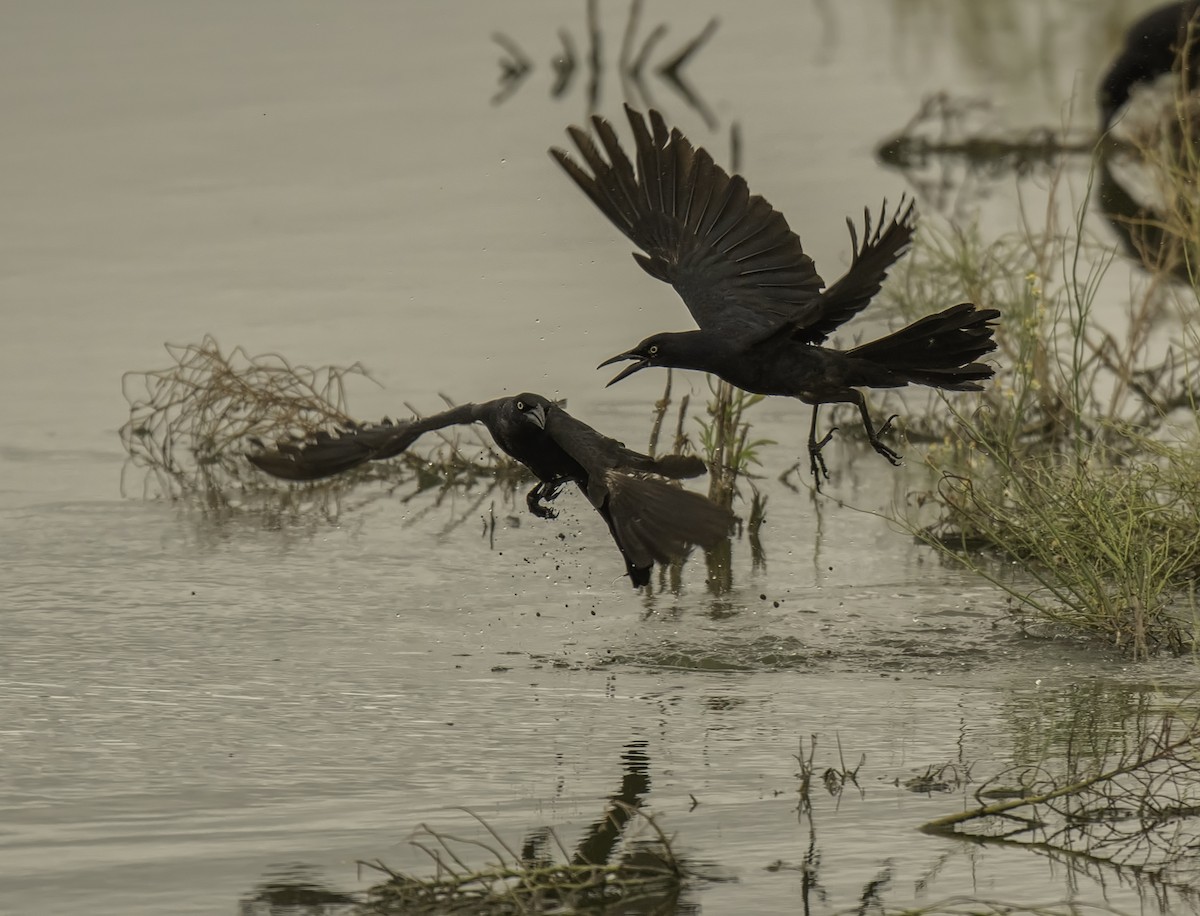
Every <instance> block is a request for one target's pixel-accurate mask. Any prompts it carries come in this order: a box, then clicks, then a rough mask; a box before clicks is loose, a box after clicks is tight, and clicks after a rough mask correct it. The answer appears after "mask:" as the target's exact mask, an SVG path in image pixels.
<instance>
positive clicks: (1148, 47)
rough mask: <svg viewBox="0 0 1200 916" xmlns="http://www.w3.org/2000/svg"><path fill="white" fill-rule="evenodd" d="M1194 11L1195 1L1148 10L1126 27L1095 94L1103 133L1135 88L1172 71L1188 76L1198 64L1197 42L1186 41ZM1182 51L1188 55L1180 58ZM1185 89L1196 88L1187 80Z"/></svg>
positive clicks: (1197, 7) (1199, 45)
mask: <svg viewBox="0 0 1200 916" xmlns="http://www.w3.org/2000/svg"><path fill="white" fill-rule="evenodd" d="M1197 12H1200V2H1197V0H1187V2H1184V3H1168V4H1166V5H1164V6H1160V7H1157V8H1155V9H1153V10H1151V11H1150V12H1149V13H1147V14H1146V15H1145V16H1143V17H1142V18H1141V19H1139V20H1137V21H1136V22H1135V23H1133V25H1131V26H1130V27H1129V29H1128V30H1127V31H1126V33H1125V44H1124V47H1122V49H1121V53H1120V54H1119V55H1118V56H1117V58H1116V59H1115V60H1114V61H1113V62H1112V64H1111V65H1110V66H1109V68H1108V70H1107V71H1106V72H1105V74H1104V76H1103V78H1101V80H1100V87H1099V89H1098V90H1097V93H1096V104H1097V106H1098V107H1099V109H1100V130H1101V131H1102V132H1103V131H1105V130H1108V128H1110V127H1111V126H1112V124H1113V120H1114V119H1115V118H1116V116H1117V113H1118V112H1119V111H1120V110H1121V109H1122V108H1123V107H1124V106H1125V103H1126V102H1128V101H1129V96H1130V93H1131V91H1132V90H1133V88H1134V87H1135V86H1138V85H1142V84H1147V83H1151V82H1153V81H1155V80H1156V79H1158V77H1160V76H1162V75H1163V74H1164V73H1170V72H1172V71H1173V70H1175V71H1176V72H1180V71H1183V72H1186V73H1188V74H1190V72H1191V70H1192V69H1193V68H1194V67H1195V65H1196V63H1197V62H1200V42H1197V41H1195V40H1189V29H1192V28H1195V25H1196V20H1197V15H1196V14H1197ZM1196 37H1197V38H1200V36H1196ZM1184 50H1186V52H1187V53H1186V54H1183V55H1181V52H1183V51H1184ZM1184 86H1186V87H1188V88H1193V89H1194V88H1195V87H1194V86H1193V85H1192V84H1191V81H1190V79H1186V78H1185V80H1184Z"/></svg>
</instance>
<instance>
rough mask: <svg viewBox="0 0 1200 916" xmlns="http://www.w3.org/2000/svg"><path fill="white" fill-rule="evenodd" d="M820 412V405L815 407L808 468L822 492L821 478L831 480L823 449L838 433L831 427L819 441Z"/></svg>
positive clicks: (809, 444)
mask: <svg viewBox="0 0 1200 916" xmlns="http://www.w3.org/2000/svg"><path fill="white" fill-rule="evenodd" d="M818 410H820V405H819V404H814V405H813V412H812V425H811V426H810V427H809V428H808V467H809V470H810V471H812V475H813V482H814V484H815V485H816V488H817V491H818V492H820V490H821V478H822V477H824V478H825V479H826V480H828V479H829V468H827V467H825V459H824V458H823V457H822V456H821V449H823V448H824V447H825V446H826V445H828V444H829V440H830V439H832V438H833V434H834V433H835V432H836V431H837V427H836V426H834V427H831V428H830V430H829V432H827V433H826V434H825V435H824V437H823V438H822V439H821V441H819V442H818V441H817V411H818Z"/></svg>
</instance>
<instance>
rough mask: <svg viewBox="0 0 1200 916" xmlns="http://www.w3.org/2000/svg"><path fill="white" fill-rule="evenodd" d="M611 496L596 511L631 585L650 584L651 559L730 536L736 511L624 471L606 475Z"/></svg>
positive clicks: (669, 556)
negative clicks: (622, 563) (613, 544)
mask: <svg viewBox="0 0 1200 916" xmlns="http://www.w3.org/2000/svg"><path fill="white" fill-rule="evenodd" d="M606 479H607V483H608V490H609V498H608V501H607V502H606V503H605V505H604V506H603V508H602V509H601V510H600V514H601V515H603V516H604V520H605V521H606V522H607V523H608V527H609V531H611V532H612V536H613V540H614V541H616V543H617V547H619V548H620V550H621V554H622V556H623V557H624V558H625V568H626V571H627V572H628V573H629V578H630V579H631V580H632V582H633V584H634V586H635V587H636V586H642V585H648V584H649V583H650V571H651V569H653V567H654V563H655V562H656V561H657V562H659V563H667V562H670V561H671V560H672V559H674V558H676V557H682V556H685V555H686V554H687V552H688V551H689V550H690V549H691V548H692V547H693V546H694V545H697V544H698V545H700V546H702V547H713V546H715V545H716V544H717V543H719V542H720V541H721V539H722V538H725V537H728V535H729V532H730V529H731V528H732V526H733V523H734V520H735V519H734V515H733V513H732V512H730V511H729V510H728V509H724V508H722V507H721V506H718V505H717V504H716V503H714V502H712V500H709V499H707V498H705V497H704V496H701V495H700V494H699V493H693V492H691V491H690V490H685V489H683V488H682V487H678V486H675V485H673V484H669V483H667V482H666V481H663V480H659V479H656V478H653V477H640V476H637V475H635V474H628V473H624V472H622V471H609V472H608V475H607V478H606Z"/></svg>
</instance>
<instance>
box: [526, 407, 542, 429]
mask: <svg viewBox="0 0 1200 916" xmlns="http://www.w3.org/2000/svg"><path fill="white" fill-rule="evenodd" d="M525 416H527V417H529V419H531V420H532V421H533V424H534V426H536V427H537V428H538V429H545V428H546V408H545V407H543V406H542V405H541V404H538V405H537V406H536V407H531V408H529V410H528V412H527V413H526V414H525Z"/></svg>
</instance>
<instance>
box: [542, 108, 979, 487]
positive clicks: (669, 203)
mask: <svg viewBox="0 0 1200 916" xmlns="http://www.w3.org/2000/svg"><path fill="white" fill-rule="evenodd" d="M625 112H626V114H627V116H628V118H629V123H630V125H631V126H632V128H633V137H634V145H635V158H636V166H635V163H634V161H631V160H630V158H629V157H628V156H627V155H626V154H625V151H624V150H622V148H621V144H620V142H619V141H618V139H617V134H616V131H615V130H614V129H613V127H612V125H611V124H609V123H608V122H607V121H606V120H604V119H603V118H601V117H598V116H597V117H594V118H592V125H593V127H594V128H595V131H596V136H597V137H598V138H599V142H600V146H601V147H603V150H604V153H603V154H602V153H601V152H600V149H599V148H598V147H597V145H596V143H595V142H594V141H593V140H592V138H591V137H590V136H589V135H588V133H587V132H586V130H584V129H581V128H578V127H569V128H567V134H568V135H569V136H570V138H571V140H572V141H574V143H575V146H576V148H577V149H578V150H579V155H580V156H581V158H582V160H583V163H584V165H586V168H585V167H584V166H582V165H580V164H579V163H577V162H576V161H575V160H574V159H572V158H571V156H570V154H568V153H567V152H565V151H564V150H561V149H557V148H552V149H551V150H550V155H551V156H552V157H553V158H554V159H555V160H556V161H557V162H558V163H559V165H561V166H562V167H563V169H564V170H565V171H566V173H567V174H568V175H569V176H570V177H571V179H572V180H573V181H574V182H575V183H576V184H577V185H579V187H580V188H581V189H582V190H583V192H584V193H585V194H587V196H588V197H589V198H590V199H591V201H592V203H594V204H595V205H596V206H597V207H598V208H599V209H600V211H601V212H602V213H603V214H604V215H605V216H607V217H608V218H609V220H610V221H612V223H613V225H615V226H616V227H617V228H618V229H620V230H621V232H622V233H624V234H625V236H626V237H627V238H628V239H629V240H630V241H631V242H633V243H634V244H635V245H636V246H637V247H638V248H640V249H641V250H642V253H641V254H639V253H637V252H635V253H634V255H633V257H634V260H636V261H637V263H638V264H639V265H640V266H641V267H642V269H643V270H645V271H646V273H648V274H650V276H652V277H654V278H655V279H658V280H663V281H665V282H667V283H670V284H671V285H672V286H673V287H675V291H676V292H678V293H679V295H680V297H681V298H682V299H683V302H684V304H685V305H686V306H687V308H688V311H689V312H691V314H692V318H693V319H695V321H696V324H697V325H699V328H700V329H699V330H698V331H682V332H674V333H664V334H655V335H653V336H652V337H647V338H646V339H645V340H643V341H642V342H641V343H639V344H638V345H637V346H636V347H634V348H633V349H631V350H627V351H626V352H624V353H621V354H619V355H617V356H614V357H612V358H611V359H608V360H605V361H604V362H603V363H601V364H600V365H601V366H607V365H609V364H610V363H614V362H618V361H621V360H634V362H633V364H632V365H630V366H627V367H626V368H625V369H624V370H623V371H622V372H621V373H619V374H618V375H617V376H616V377H615V378H614V379H613V380H612V381H610V382H609V384H610V385H612V384H614V383H615V382H618V381H620V380H621V379H623V378H625V377H627V376H629V375H631V374H633V373H634V372H637V371H639V370H641V369H645V368H647V367H648V366H667V367H675V368H680V369H697V370H700V371H702V372H711V373H714V374H715V375H718V376H720V377H721V378H723V379H725V380H726V381H727V382H729V383H731V384H732V385H735V386H737V387H738V388H742V389H744V390H746V391H752V392H755V393H758V394H773V395H785V396H790V397H796V398H799V399H800V400H802V401H804V402H805V403H807V404H812V405H813V417H812V426H811V427H810V429H809V433H808V453H809V463H810V467H811V470H812V474H813V478H814V480H815V482H816V486H817V488H818V489H820V485H821V477H822V475H824V476H825V477H826V478H828V476H829V472H828V470H827V468H826V466H825V460H824V458H822V457H821V449H822V448H824V446H825V445H826V444H827V443H828V442H829V439H830V437H831V436H832V435H833V430H832V429H831V430H830V431H829V432H828V433H826V434H825V436H824V438H822V439H820V440H818V439H817V409H818V405H820V404H830V403H850V404H857V405H858V409H859V412H860V414H861V415H862V422H863V426H864V428H865V429H866V433H867V439H868V440H870V442H871V445H872V446H873V447H874V449H875V451H877V452H878V453H879V454H880V455H882V456H883V457H884V458H886V459H887V460H888V461H890V462H891V463H892V464H898V463H899V459H900V456H899V455H898V454H897V453H896V452H894V451H893V450H892V449H891V448H889V447H888V446H887V445H885V444H884V443H883V442H881V441H880V438H879V436H880V434H882V433H884V432H886V430H887V429H888V428H889V427H890V426H891V423H892V420H894V419H895V417H890V418H889V419H888V420H887V421H885V422H884V423H883V425H882V426H881V427H880V428H879V429H878V430H876V429H875V427H874V425H873V424H872V422H871V417H870V415H869V414H868V412H867V406H866V401H865V400H864V398H863V395H862V393H861V392H859V391H858V390H857V389H858V388H899V387H903V386H905V385H909V384H918V385H928V386H930V387H933V388H942V389H946V390H951V391H979V390H981V386H980V382H983V381H985V380H986V379H989V378H991V377H992V375H993V370H992V368H991V367H990V366H987V365H984V364H982V363H979V362H976V360H978V359H979V358H980V357H982V356H983V355H984V354H985V353H988V352H990V351H991V350H993V349H995V347H996V343H995V341H994V340H993V339H992V327H991V325H990V324H989V322H990V321H992V320H994V319H996V318H998V317H999V314H1000V313H999V312H997V311H995V310H994V309H978V308H976V307H975V306H974V305H972V304H971V303H963V304H961V305H955V306H952V307H950V308H948V309H945V310H944V311H942V312H939V313H937V314H936V315H929V316H927V317H925V318H922V319H920V320H919V321H916V322H914V323H913V324H910V325H909V326H908V327H906V328H902V329H901V330H899V331H896V332H894V333H892V334H889V335H888V336H886V337H882V338H880V339H879V340H874V341H871V342H870V343H867V344H863V345H862V346H859V347H855V348H854V349H851V350H835V349H831V348H828V347H823V346H820V344H821V343H823V342H824V341H825V339H826V338H827V337H828V336H829V335H830V334H831V333H833V331H834V330H836V329H837V328H839V327H840V326H841V325H842V324H844V323H845V322H846V321H848V320H849V319H850V318H852V317H853V316H855V315H857V314H858V313H859V312H860V311H862V310H863V309H864V308H866V306H867V304H868V303H869V302H870V301H871V299H872V297H873V296H874V295H875V294H876V293H877V292H878V291H879V288H880V286H881V285H882V283H883V280H884V278H885V277H886V275H887V271H888V269H889V268H890V267H891V266H892V264H893V263H895V261H896V259H897V258H899V257H900V255H901V254H903V253H904V251H905V250H906V249H907V247H908V245H909V243H910V241H911V240H912V235H913V229H914V221H915V213H914V206H913V204H912V203H909V205H908V206H907V208H906V207H904V202H903V201H901V210H900V212H899V213H898V214H896V215H895V216H893V218H892V219H891V220H890V222H888V221H887V212H886V207H887V205H886V203H885V204H884V209H883V210H882V211H881V212H880V217H879V221H878V224H877V225H876V226H875V227H874V228H872V225H871V216H870V213H869V212H867V213H866V217H865V223H866V227H865V231H864V233H863V239H862V244H861V245H859V242H858V234H857V232H856V231H855V228H854V224H853V223H852V222H850V221H849V220H847V224H848V225H849V226H850V239H851V243H852V245H853V248H854V254H853V260H852V261H851V264H850V269H849V270H847V271H846V274H845V276H843V277H842V278H841V279H840V280H838V281H837V282H836V283H834V284H833V285H832V286H829V287H827V288H826V287H825V283H824V281H823V280H822V279H821V277H820V276H819V275H818V274H817V271H816V268H815V266H814V265H813V261H812V258H810V257H809V256H808V255H806V254H805V253H804V249H803V247H802V246H801V244H800V239H799V237H797V235H796V234H795V233H794V232H792V230H791V229H790V228H789V227H788V224H787V221H786V220H785V219H784V218H783V215H782V214H781V213H779V212H778V211H776V210H775V209H774V208H772V207H771V205H770V204H769V203H767V202H766V201H765V200H764V199H763V198H762V197H760V196H758V195H751V194H750V192H749V190H748V189H747V187H746V181H745V179H743V178H742V177H741V176H740V175H734V176H732V177H731V176H730V175H729V174H728V173H727V172H726V171H725V170H724V169H722V168H721V167H720V166H719V165H717V164H716V163H715V162H714V161H713V159H712V156H710V155H709V154H708V152H707V151H706V150H704V149H702V148H700V149H697V148H694V147H693V146H692V144H691V143H689V142H688V140H687V138H686V137H684V136H683V134H682V133H680V132H679V130H678V129H677V128H676V129H672V130H668V128H667V125H666V123H665V122H664V120H663V117H662V115H661V114H659V113H658V112H657V111H651V112H650V124H649V127H647V125H646V120H645V118H644V117H643V116H642V115H641V114H640V113H638V112H636V111H634V110H633V109H632V108H630V107H629V106H628V105H626V106H625ZM606 156H607V158H606ZM589 170H590V171H589ZM885 222H886V225H885Z"/></svg>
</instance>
